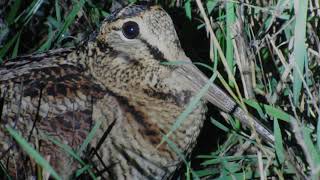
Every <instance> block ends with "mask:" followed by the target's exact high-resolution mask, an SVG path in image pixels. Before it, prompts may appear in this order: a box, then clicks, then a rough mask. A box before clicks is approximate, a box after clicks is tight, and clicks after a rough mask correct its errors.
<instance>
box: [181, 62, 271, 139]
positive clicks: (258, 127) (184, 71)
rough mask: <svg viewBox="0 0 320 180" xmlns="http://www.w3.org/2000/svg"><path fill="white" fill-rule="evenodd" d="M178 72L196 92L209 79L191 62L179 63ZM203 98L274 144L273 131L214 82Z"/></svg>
mask: <svg viewBox="0 0 320 180" xmlns="http://www.w3.org/2000/svg"><path fill="white" fill-rule="evenodd" d="M177 72H178V73H179V74H180V75H182V76H184V77H185V78H186V79H187V82H188V84H187V85H188V86H191V87H190V88H191V89H193V90H194V91H195V92H199V91H200V89H201V88H202V87H203V86H205V85H206V83H208V81H209V79H208V78H207V77H206V76H205V75H204V74H203V73H202V72H201V71H200V70H199V69H198V68H197V67H196V66H194V65H193V64H191V63H187V64H182V65H179V68H177ZM203 98H204V99H205V100H207V101H209V102H210V103H212V104H213V105H215V106H216V107H218V108H219V109H221V110H222V111H224V112H225V113H228V114H230V115H233V116H234V117H236V118H237V119H239V120H240V122H241V123H242V124H243V125H245V126H247V127H249V128H252V129H254V130H255V131H256V132H257V133H258V134H259V135H260V136H261V137H262V139H263V140H265V141H267V142H269V143H272V144H273V143H274V136H273V133H272V132H271V131H270V130H269V129H268V128H266V127H265V126H264V125H263V124H262V123H261V122H259V121H258V120H257V119H255V118H254V117H252V116H250V115H249V114H248V113H247V112H246V111H244V110H243V109H241V107H240V106H239V105H238V104H237V103H235V101H234V100H233V99H232V98H230V96H228V95H227V94H226V93H225V92H224V91H222V90H221V89H220V88H219V87H218V86H217V85H215V84H214V83H212V84H211V86H210V88H209V89H208V91H207V93H206V95H205V96H204V97H203Z"/></svg>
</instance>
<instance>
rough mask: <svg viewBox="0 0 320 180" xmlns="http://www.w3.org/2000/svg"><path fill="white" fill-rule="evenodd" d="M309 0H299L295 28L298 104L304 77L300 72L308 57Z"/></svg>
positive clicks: (295, 102) (294, 84)
mask: <svg viewBox="0 0 320 180" xmlns="http://www.w3.org/2000/svg"><path fill="white" fill-rule="evenodd" d="M308 2H309V1H305V0H300V1H297V2H296V3H298V4H296V6H295V7H297V9H296V11H297V13H296V24H295V30H294V49H293V56H294V58H293V60H294V63H295V64H296V66H294V67H295V68H293V101H294V104H295V105H296V106H298V102H299V97H300V94H301V88H302V79H301V78H300V75H299V72H301V73H303V69H304V63H305V61H306V57H307V50H306V45H305V39H306V29H307V27H306V26H307V11H308Z"/></svg>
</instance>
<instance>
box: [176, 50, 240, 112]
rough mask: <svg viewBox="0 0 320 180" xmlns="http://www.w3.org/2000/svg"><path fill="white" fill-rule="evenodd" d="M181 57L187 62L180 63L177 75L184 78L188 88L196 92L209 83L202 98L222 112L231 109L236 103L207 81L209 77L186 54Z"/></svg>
mask: <svg viewBox="0 0 320 180" xmlns="http://www.w3.org/2000/svg"><path fill="white" fill-rule="evenodd" d="M182 58H184V60H186V61H187V63H183V64H180V65H179V68H177V69H176V70H177V73H178V74H179V75H181V76H183V77H184V78H185V79H186V82H185V84H186V86H190V87H189V88H190V89H192V90H193V91H194V92H195V93H197V92H199V91H200V90H201V88H203V87H204V86H205V85H206V84H207V83H210V87H209V89H208V90H207V93H205V95H204V96H203V98H202V99H204V100H206V101H209V102H210V103H212V104H213V105H215V106H217V107H218V108H220V109H221V110H222V111H224V112H231V111H233V110H234V108H235V106H236V103H235V102H234V101H233V100H232V99H231V98H230V97H229V96H228V95H227V94H226V93H224V92H223V91H222V90H221V89H220V88H219V87H218V86H216V85H215V84H214V83H213V82H209V79H208V78H207V77H206V76H205V75H204V74H203V73H202V72H201V71H200V70H199V69H198V68H197V67H196V66H195V65H193V64H192V63H191V61H190V59H189V58H188V57H187V56H185V55H184V56H182Z"/></svg>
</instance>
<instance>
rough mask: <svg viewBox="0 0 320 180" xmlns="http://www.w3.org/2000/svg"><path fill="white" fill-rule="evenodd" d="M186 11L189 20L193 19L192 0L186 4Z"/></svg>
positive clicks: (188, 0)
mask: <svg viewBox="0 0 320 180" xmlns="http://www.w3.org/2000/svg"><path fill="white" fill-rule="evenodd" d="M184 10H185V12H186V16H187V17H188V19H189V20H191V19H192V14H191V0H187V1H186V2H185V4H184Z"/></svg>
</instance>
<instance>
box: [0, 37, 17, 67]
mask: <svg viewBox="0 0 320 180" xmlns="http://www.w3.org/2000/svg"><path fill="white" fill-rule="evenodd" d="M20 33H21V31H19V32H18V33H17V34H16V35H14V36H13V38H12V39H10V41H9V42H7V43H6V44H5V45H4V46H3V47H2V48H1V49H0V63H1V62H2V60H3V57H4V56H5V55H6V54H7V52H8V51H9V49H10V48H11V46H12V45H13V44H14V43H15V42H16V41H17V39H18V37H19V36H20Z"/></svg>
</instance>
